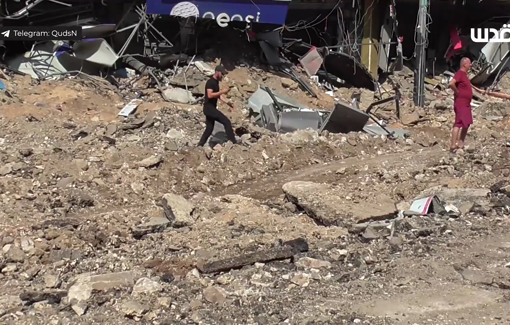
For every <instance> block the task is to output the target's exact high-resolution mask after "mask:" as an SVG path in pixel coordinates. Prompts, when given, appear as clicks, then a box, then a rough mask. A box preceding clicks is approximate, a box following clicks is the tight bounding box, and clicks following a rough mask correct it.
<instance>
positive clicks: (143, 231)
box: [132, 217, 170, 239]
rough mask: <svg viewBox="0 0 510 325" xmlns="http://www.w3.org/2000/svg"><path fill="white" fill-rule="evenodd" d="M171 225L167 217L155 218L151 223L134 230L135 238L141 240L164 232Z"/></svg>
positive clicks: (148, 222)
mask: <svg viewBox="0 0 510 325" xmlns="http://www.w3.org/2000/svg"><path fill="white" fill-rule="evenodd" d="M169 225H170V220H168V219H167V218H165V217H154V218H151V219H150V220H149V221H147V222H145V223H142V224H141V225H138V226H136V227H135V228H133V230H132V232H133V237H135V238H136V239H140V238H142V237H143V236H145V235H147V234H150V233H156V232H161V231H163V230H164V229H165V228H166V227H167V226H169Z"/></svg>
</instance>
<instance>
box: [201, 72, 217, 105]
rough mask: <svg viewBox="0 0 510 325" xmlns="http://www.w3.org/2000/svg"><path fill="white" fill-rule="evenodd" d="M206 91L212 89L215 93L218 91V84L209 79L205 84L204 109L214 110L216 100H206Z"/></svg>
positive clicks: (214, 80)
mask: <svg viewBox="0 0 510 325" xmlns="http://www.w3.org/2000/svg"><path fill="white" fill-rule="evenodd" d="M207 89H212V92H213V93H217V92H218V91H220V82H219V81H218V80H216V79H214V78H211V79H209V80H207V82H206V83H205V98H204V108H206V107H207V108H216V105H217V104H218V98H208V97H207Z"/></svg>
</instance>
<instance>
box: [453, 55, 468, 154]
mask: <svg viewBox="0 0 510 325" xmlns="http://www.w3.org/2000/svg"><path fill="white" fill-rule="evenodd" d="M470 68H471V60H470V59H469V58H462V59H461V60H460V69H459V71H457V73H455V75H454V76H453V79H452V80H451V81H450V88H451V89H452V90H453V94H454V101H453V110H454V112H455V123H454V124H453V131H452V141H451V144H450V152H455V151H456V150H457V149H464V141H466V135H467V132H468V129H469V126H470V125H471V124H473V115H472V113H471V99H472V98H473V90H472V89H471V81H470V80H469V77H468V75H467V73H468V71H469V69H470Z"/></svg>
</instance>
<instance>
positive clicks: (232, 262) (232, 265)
mask: <svg viewBox="0 0 510 325" xmlns="http://www.w3.org/2000/svg"><path fill="white" fill-rule="evenodd" d="M306 251H308V243H307V242H306V240H304V239H302V238H298V239H295V240H292V241H289V242H285V243H283V245H282V246H280V247H273V248H268V249H265V250H261V251H258V252H254V253H249V254H245V255H241V256H236V257H233V258H227V259H223V260H218V261H214V262H210V263H200V264H199V265H197V268H198V269H199V270H200V272H202V273H217V272H223V271H229V270H232V269H239V268H241V267H243V266H245V265H252V264H255V263H264V262H270V261H276V260H285V259H288V258H291V257H293V256H294V255H295V254H297V253H302V252H306Z"/></svg>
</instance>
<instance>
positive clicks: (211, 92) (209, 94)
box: [207, 88, 230, 98]
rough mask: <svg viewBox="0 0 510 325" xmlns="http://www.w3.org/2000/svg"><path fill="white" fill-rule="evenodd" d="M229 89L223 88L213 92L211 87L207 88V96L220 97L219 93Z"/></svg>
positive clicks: (226, 91) (224, 92)
mask: <svg viewBox="0 0 510 325" xmlns="http://www.w3.org/2000/svg"><path fill="white" fill-rule="evenodd" d="M229 90H230V89H225V90H220V91H218V92H215V93H214V92H213V90H212V89H211V88H207V98H220V96H221V95H224V94H226V93H228V91H229Z"/></svg>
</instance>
